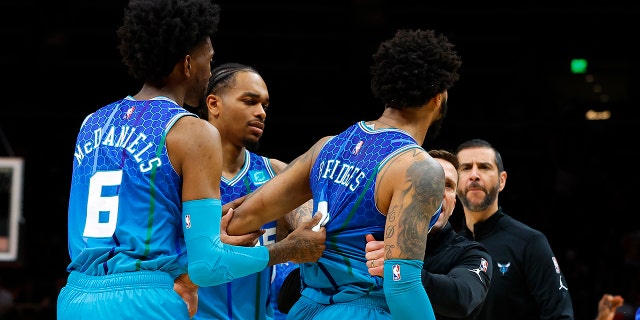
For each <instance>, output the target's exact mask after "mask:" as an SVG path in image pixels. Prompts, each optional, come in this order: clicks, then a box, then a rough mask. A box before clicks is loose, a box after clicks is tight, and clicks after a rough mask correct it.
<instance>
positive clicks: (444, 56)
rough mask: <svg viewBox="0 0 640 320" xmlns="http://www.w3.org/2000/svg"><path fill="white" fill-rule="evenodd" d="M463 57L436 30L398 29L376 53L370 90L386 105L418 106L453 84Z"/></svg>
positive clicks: (398, 106) (457, 76) (396, 106)
mask: <svg viewBox="0 0 640 320" xmlns="http://www.w3.org/2000/svg"><path fill="white" fill-rule="evenodd" d="M461 64H462V61H461V59H460V57H459V56H458V54H457V53H456V51H455V50H454V45H453V44H451V43H450V42H449V40H448V39H447V37H445V36H444V35H441V34H440V35H437V34H436V33H435V31H433V30H420V29H418V30H399V31H397V32H396V34H395V36H394V37H393V38H391V39H389V40H387V41H384V42H382V43H381V44H380V46H379V47H378V50H377V51H376V53H374V54H373V65H372V66H371V69H370V70H371V90H372V91H373V95H374V96H375V97H376V98H377V99H378V100H380V101H381V102H382V103H383V104H384V105H385V107H392V108H407V107H419V106H421V105H424V104H425V103H427V102H428V101H429V100H430V99H431V98H433V97H435V96H436V95H437V94H438V93H442V92H443V91H444V90H446V89H449V88H450V87H451V86H453V84H454V82H456V81H457V80H458V78H459V75H458V73H457V71H458V69H459V68H460V65H461Z"/></svg>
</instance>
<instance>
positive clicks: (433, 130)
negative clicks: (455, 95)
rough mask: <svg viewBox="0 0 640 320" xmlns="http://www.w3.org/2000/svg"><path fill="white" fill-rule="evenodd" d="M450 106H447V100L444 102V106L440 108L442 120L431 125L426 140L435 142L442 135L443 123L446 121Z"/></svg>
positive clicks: (439, 119)
mask: <svg viewBox="0 0 640 320" xmlns="http://www.w3.org/2000/svg"><path fill="white" fill-rule="evenodd" d="M448 108H449V105H448V104H447V100H446V99H445V100H443V101H442V105H441V106H440V118H438V120H436V121H434V122H432V123H431V125H430V126H429V130H428V131H427V137H426V140H429V141H433V140H435V138H437V137H438V135H439V134H440V129H441V128H442V122H443V121H444V117H445V116H446V115H447V109H448Z"/></svg>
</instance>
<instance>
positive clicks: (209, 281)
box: [189, 261, 233, 287]
mask: <svg viewBox="0 0 640 320" xmlns="http://www.w3.org/2000/svg"><path fill="white" fill-rule="evenodd" d="M189 277H190V278H191V282H193V283H195V284H196V285H198V286H199V287H210V286H215V285H219V284H222V283H226V282H229V281H231V280H233V278H232V277H231V276H230V275H229V273H228V272H227V271H226V270H224V268H222V267H220V268H216V270H215V271H214V270H212V266H211V265H210V264H209V263H207V262H205V261H197V262H193V263H189Z"/></svg>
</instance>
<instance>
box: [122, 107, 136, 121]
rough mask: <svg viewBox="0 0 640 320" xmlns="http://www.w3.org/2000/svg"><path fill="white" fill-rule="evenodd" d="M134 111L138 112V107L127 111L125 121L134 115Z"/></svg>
mask: <svg viewBox="0 0 640 320" xmlns="http://www.w3.org/2000/svg"><path fill="white" fill-rule="evenodd" d="M134 110H136V107H131V108H129V110H127V113H126V114H125V115H124V118H125V119H129V118H131V115H133V111H134Z"/></svg>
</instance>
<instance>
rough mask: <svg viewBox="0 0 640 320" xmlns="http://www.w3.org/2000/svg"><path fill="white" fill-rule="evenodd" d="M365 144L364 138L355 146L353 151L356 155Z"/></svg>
mask: <svg viewBox="0 0 640 320" xmlns="http://www.w3.org/2000/svg"><path fill="white" fill-rule="evenodd" d="M363 144H364V142H363V141H362V140H360V142H358V144H356V147H355V148H353V151H352V152H351V153H353V154H354V155H357V154H358V153H359V152H360V149H361V148H362V145H363Z"/></svg>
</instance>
